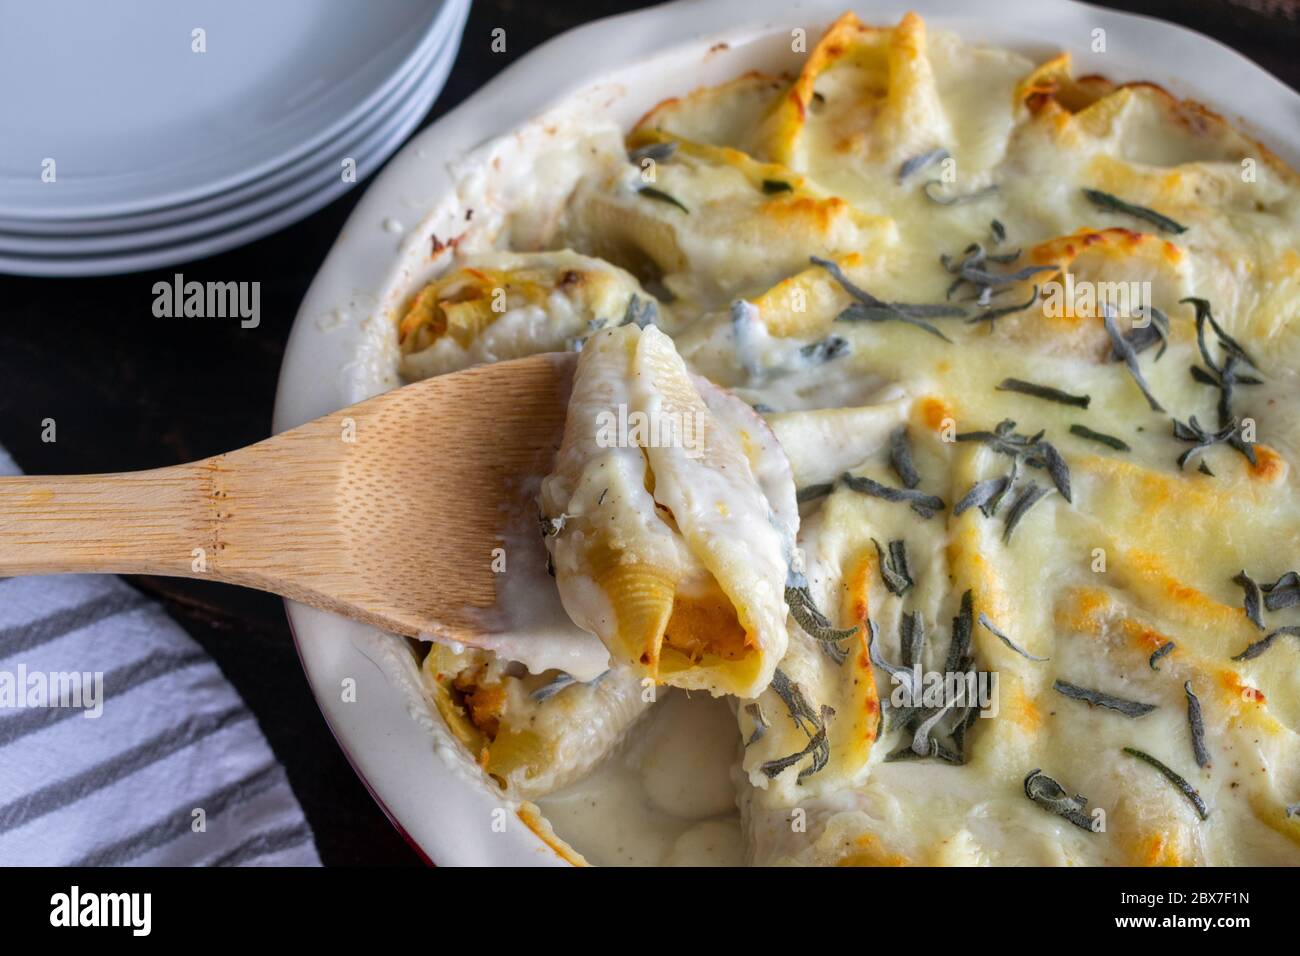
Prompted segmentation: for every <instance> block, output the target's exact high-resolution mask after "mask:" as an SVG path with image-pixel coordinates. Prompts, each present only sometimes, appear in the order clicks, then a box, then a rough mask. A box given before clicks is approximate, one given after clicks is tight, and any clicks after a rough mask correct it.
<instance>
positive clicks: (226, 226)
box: [0, 48, 445, 259]
mask: <svg viewBox="0 0 1300 956" xmlns="http://www.w3.org/2000/svg"><path fill="white" fill-rule="evenodd" d="M440 57H441V58H442V59H445V51H443V50H440V49H436V48H435V49H432V50H430V51H429V52H428V53H427V54H425V55H423V56H422V57H421V60H420V62H419V63H418V64H417V69H415V70H413V71H411V74H410V75H409V76H408V77H407V78H406V79H405V81H404V82H403V83H402V85H401V86H400V87H399V88H398V89H397V90H395V91H394V93H393V96H392V97H391V98H390V100H389V102H386V103H384V104H383V105H382V106H381V107H380V108H377V109H376V110H375V111H374V112H373V113H372V114H370V115H369V116H367V117H366V118H365V120H364V121H363V122H362V123H361V125H359V126H358V127H357V128H355V129H353V130H349V131H348V132H347V135H346V136H345V137H343V138H342V139H340V140H339V141H338V142H333V143H329V144H327V145H326V147H325V148H324V149H322V150H321V151H320V152H316V153H312V154H311V155H309V156H306V157H304V158H303V159H300V160H299V161H298V162H296V163H293V164H291V165H290V166H289V167H287V168H286V169H283V170H279V171H276V172H275V173H273V174H271V175H269V176H268V177H267V178H265V179H264V180H261V181H259V182H257V183H254V184H251V187H246V188H252V189H254V190H255V191H254V192H252V193H251V194H250V195H249V196H248V198H246V199H245V200H243V201H242V202H235V203H231V204H229V205H223V206H219V207H218V208H217V209H215V210H213V211H210V212H206V213H205V212H204V211H203V203H195V204H192V205H189V206H182V207H178V208H179V209H181V210H183V211H184V213H185V214H184V215H181V216H178V220H179V221H174V222H169V223H165V224H163V225H160V226H156V227H151V228H144V229H122V230H114V231H113V232H109V233H105V234H103V235H85V236H76V235H73V236H67V235H57V236H48V235H47V236H33V235H26V234H23V233H21V232H15V231H10V230H8V229H4V228H3V227H0V256H3V255H11V256H16V257H22V258H32V259H45V258H50V259H55V258H58V257H73V258H93V257H99V256H107V255H113V254H120V253H126V252H130V251H132V250H137V249H147V248H149V247H151V246H163V245H171V244H174V243H180V242H184V241H187V240H190V239H194V238H196V237H199V236H204V235H211V234H214V233H220V232H223V231H229V230H231V229H233V228H234V227H236V226H239V225H241V224H243V223H246V222H250V221H252V220H255V219H258V218H261V217H262V216H265V215H266V214H267V213H268V212H271V211H273V210H275V209H278V208H280V207H282V206H286V205H288V204H290V203H291V202H293V201H296V200H299V199H301V198H303V197H304V196H306V195H307V194H308V193H311V192H314V191H315V190H318V189H322V188H327V187H328V186H329V184H330V181H331V180H335V179H337V180H339V181H340V182H341V181H342V173H343V166H342V161H343V159H344V157H348V158H351V159H353V160H355V161H356V162H357V164H358V166H357V171H358V176H357V178H358V181H360V179H361V178H363V177H362V174H363V173H369V172H373V170H374V168H375V160H376V158H378V160H379V161H381V162H382V161H383V160H384V159H386V158H387V155H386V154H378V153H377V151H376V145H377V144H378V143H379V142H382V141H383V138H384V137H385V136H386V135H387V134H388V133H389V131H390V130H391V129H392V128H393V127H394V126H395V125H396V123H397V121H398V119H400V118H401V117H403V116H405V115H406V114H407V113H409V112H410V110H411V104H412V103H413V102H416V101H418V99H419V98H420V95H421V94H422V93H425V92H427V91H428V89H429V87H430V86H431V85H433V84H434V83H435V81H436V80H437V77H436V76H435V75H434V72H433V68H434V66H435V65H437V64H438V63H439V62H441V60H440ZM435 92H436V90H435ZM363 163H364V164H365V167H364V168H363V166H362V164H363ZM56 225H57V223H56Z"/></svg>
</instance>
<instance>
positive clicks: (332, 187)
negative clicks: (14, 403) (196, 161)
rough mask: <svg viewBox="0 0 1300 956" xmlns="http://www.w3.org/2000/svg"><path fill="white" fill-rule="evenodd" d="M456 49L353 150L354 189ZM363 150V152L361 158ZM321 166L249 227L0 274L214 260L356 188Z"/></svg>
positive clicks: (403, 133) (434, 88)
mask: <svg viewBox="0 0 1300 956" xmlns="http://www.w3.org/2000/svg"><path fill="white" fill-rule="evenodd" d="M466 9H468V8H466ZM458 47H459V36H457V37H455V38H453V41H452V43H451V44H449V45H448V46H447V47H446V48H445V49H444V50H443V51H441V52H440V53H439V55H438V57H437V59H436V60H435V61H434V63H433V64H432V65H431V66H430V69H429V72H428V73H427V74H426V78H427V80H428V82H427V83H425V84H422V85H421V86H420V87H419V88H418V90H417V91H416V93H415V94H414V95H413V96H412V97H410V98H409V100H408V102H407V104H406V105H404V106H403V107H402V109H401V110H400V111H399V112H398V113H397V114H396V115H395V116H394V117H393V119H392V120H391V121H390V122H389V123H388V124H387V125H386V126H385V127H384V128H382V129H381V130H380V131H379V132H377V133H376V134H375V136H374V138H373V140H372V143H371V144H364V145H363V147H359V148H358V155H357V157H356V158H357V182H358V183H359V182H360V181H361V180H363V179H364V178H366V177H367V176H369V175H370V173H371V172H373V171H374V170H375V169H377V168H378V167H380V166H381V165H382V164H383V163H384V161H385V160H386V159H387V158H388V156H389V155H390V154H391V153H392V152H393V151H394V150H395V149H397V147H398V146H400V145H401V143H402V142H403V141H404V140H405V139H406V137H407V136H409V135H410V133H411V131H412V130H413V129H415V127H416V126H418V125H419V123H420V120H421V119H423V118H424V116H425V114H427V113H428V111H429V108H430V107H431V106H432V105H433V102H434V100H435V99H436V98H437V95H438V93H439V91H440V90H441V89H442V86H443V84H444V83H445V81H446V78H447V74H448V72H450V70H451V64H452V63H453V62H454V61H455V59H456V50H457V48H458ZM363 149H365V150H366V151H365V152H363V151H362V150H363ZM325 166H326V167H327V171H326V172H325V173H324V179H323V180H321V181H319V182H318V183H313V184H311V186H310V187H309V188H308V189H307V190H306V191H305V194H304V195H301V196H300V197H299V198H297V199H296V200H289V201H286V200H285V199H284V197H273V199H275V200H276V201H277V202H278V204H277V205H275V206H274V207H273V208H271V209H269V210H267V211H266V212H265V214H263V215H262V216H260V217H259V218H257V219H255V220H253V221H251V222H246V223H243V224H242V225H237V226H235V227H233V228H230V229H226V230H224V231H221V232H216V233H213V234H210V235H205V236H200V237H198V238H195V239H192V240H190V241H187V242H182V243H177V244H167V245H162V246H151V247H149V248H146V249H140V250H136V251H132V252H122V253H114V254H108V255H101V256H81V257H75V256H68V257H57V256H47V257H44V258H37V257H21V256H14V255H9V256H5V255H0V273H10V274H13V275H30V276H60V277H73V276H94V275H116V274H119V273H126V272H139V271H143V270H146V269H156V268H161V267H163V266H167V265H172V264H174V263H179V262H189V261H192V260H195V259H201V258H204V257H206V256H211V255H216V254H217V253H219V252H224V251H225V250H227V249H232V248H235V247H236V246H241V245H244V244H245V243H249V242H252V241H253V240H255V239H259V238H261V237H262V236H265V235H269V234H270V233H272V232H275V231H276V230H278V229H283V228H284V227H285V226H288V225H291V224H292V223H295V222H297V221H298V220H299V219H302V218H304V217H306V216H308V215H310V214H311V213H313V212H315V211H316V210H318V209H320V208H321V207H323V206H325V205H327V204H328V203H330V202H332V201H333V200H334V199H336V198H338V197H339V196H341V195H342V194H343V193H344V192H346V191H347V190H348V189H351V188H354V187H355V186H356V185H357V184H356V183H345V182H343V180H342V177H341V176H340V175H339V172H340V170H339V168H338V167H337V165H336V163H335V160H334V159H333V158H332V157H331V158H330V159H329V160H328V162H326V163H325Z"/></svg>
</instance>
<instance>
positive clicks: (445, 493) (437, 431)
mask: <svg viewBox="0 0 1300 956" xmlns="http://www.w3.org/2000/svg"><path fill="white" fill-rule="evenodd" d="M575 361H576V356H574V355H572V354H551V355H539V356H534V357H532V358H526V359H519V360H517V361H511V362H500V363H497V364H494V365H485V366H481V367H479V368H474V369H470V370H467V371H464V372H456V373H454V374H451V375H443V376H440V377H437V378H431V379H428V380H426V381H423V382H420V383H417V384H415V385H408V386H406V387H405V388H400V389H396V390H394V391H391V392H387V393H385V394H383V395H379V396H377V397H375V398H372V399H369V400H367V401H364V402H361V403H360V404H358V405H353V406H351V407H349V408H345V409H343V410H342V411H339V412H335V413H334V414H332V415H327V416H325V417H324V418H320V419H317V420H316V421H313V422H309V423H307V424H306V425H303V426H301V427H299V428H295V429H293V430H292V431H287V432H284V433H283V434H280V435H277V436H275V437H274V438H269V439H267V440H266V441H263V442H258V443H257V444H256V445H250V446H249V447H247V448H241V449H240V450H238V451H232V452H229V453H227V454H224V455H216V456H214V457H212V458H205V459H203V460H202V461H196V462H193V463H191V464H188V465H175V466H172V467H169V468H158V469H154V470H152V471H139V472H125V473H121V474H104V475H73V476H65V477H42V476H35V475H24V476H20V477H14V478H0V576H16V575H22V574H64V573H73V572H92V573H98V572H104V573H120V574H158V575H168V576H175V577H188V578H203V579H207V580H212V581H226V582H229V583H231V584H240V585H243V586H245V587H251V588H258V589H261V590H263V591H271V592H274V593H275V594H280V595H283V596H284V597H288V598H292V599H294V600H296V601H302V602H303V603H305V604H311V605H314V606H316V607H319V608H324V609H326V610H328V611H334V612H337V613H339V614H344V615H347V616H348V617H352V618H357V619H358V620H362V621H365V622H367V623H370V624H374V625H376V626H378V627H381V628H384V629H386V630H389V631H393V632H395V633H398V634H406V635H409V636H417V635H419V634H428V633H433V632H435V631H436V632H438V633H441V634H444V635H446V636H448V637H450V638H452V639H454V640H462V641H466V642H469V643H473V639H474V637H475V636H476V635H478V634H481V633H483V632H484V630H485V629H489V630H490V620H491V617H492V615H491V614H485V613H484V612H485V610H488V609H491V608H492V607H493V606H494V605H495V603H496V598H497V594H496V579H497V577H498V575H496V574H494V572H493V568H492V564H493V549H494V548H499V547H501V546H502V538H501V535H502V532H503V531H504V530H505V524H506V522H507V520H509V518H510V516H511V515H512V514H514V515H517V514H518V512H519V510H520V509H521V508H531V509H533V517H534V520H535V505H533V504H532V503H531V502H530V501H528V500H527V498H528V495H527V493H526V492H525V488H526V487H527V485H528V479H529V478H532V479H533V481H532V488H533V489H534V490H535V488H536V478H537V477H538V476H540V475H544V474H545V473H546V472H547V471H548V470H549V468H550V464H551V460H552V458H553V457H554V454H555V451H556V449H557V448H558V447H559V442H560V438H561V435H562V433H563V428H564V415H565V408H566V405H567V403H568V394H569V388H570V385H571V382H572V377H573V369H574V366H575ZM485 622H489V623H485Z"/></svg>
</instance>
